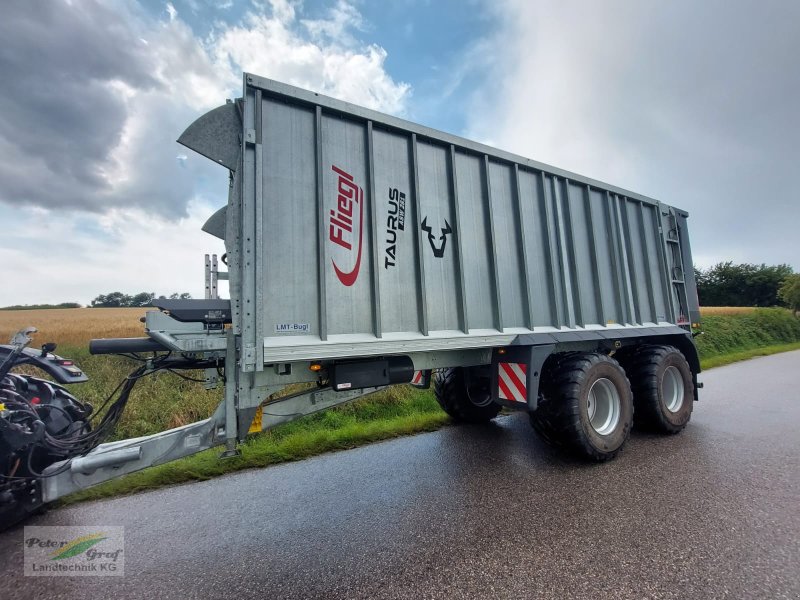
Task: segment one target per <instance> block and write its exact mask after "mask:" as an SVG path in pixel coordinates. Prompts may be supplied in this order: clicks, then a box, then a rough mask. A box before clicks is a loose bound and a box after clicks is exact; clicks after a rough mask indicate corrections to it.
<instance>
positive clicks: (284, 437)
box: [0, 307, 800, 505]
mask: <svg viewBox="0 0 800 600" xmlns="http://www.w3.org/2000/svg"><path fill="white" fill-rule="evenodd" d="M20 312H23V313H24V314H23V315H20V314H19V313H20ZM39 312H41V313H42V315H41V316H42V317H47V319H45V321H44V322H42V321H41V320H38V319H37V318H36V317H37V314H36V313H39ZM58 313H63V314H61V315H59V314H58ZM141 314H142V310H141V309H64V310H47V311H2V312H1V313H0V337H3V338H5V337H8V336H9V335H10V334H11V333H12V331H11V330H12V329H15V328H18V326H24V325H35V326H37V327H39V329H40V330H41V332H42V334H43V335H42V336H40V337H39V338H38V339H37V342H39V341H42V342H43V341H50V340H52V341H56V342H61V343H62V345H61V346H60V347H59V349H58V351H57V352H58V353H59V354H62V355H63V356H65V357H69V358H72V359H75V360H76V362H77V363H78V364H80V365H81V367H82V368H83V369H84V370H85V371H86V372H87V373H88V374H89V377H90V380H89V381H88V382H86V383H83V384H77V385H74V386H72V391H73V393H74V394H75V395H76V396H77V397H78V398H80V399H81V400H84V401H88V402H91V403H92V404H93V405H94V406H95V407H98V406H99V405H100V404H102V402H103V400H104V399H105V398H106V397H107V395H108V394H109V393H111V391H112V390H113V389H114V388H115V387H116V385H117V384H118V383H119V382H120V381H121V380H122V379H123V378H124V377H125V376H126V375H128V374H129V373H130V372H131V371H132V370H133V369H134V368H135V366H136V365H135V364H134V363H133V362H132V361H130V360H127V359H124V358H120V357H109V356H91V355H90V354H89V353H88V350H87V348H86V346H87V343H88V340H89V339H91V338H93V337H123V336H141V335H142V329H141V324H140V323H139V322H138V318H139V316H141ZM702 314H703V326H702V330H703V331H704V334H703V335H701V336H698V337H697V338H695V340H696V342H697V346H698V349H699V352H700V357H701V364H702V367H703V369H709V368H713V367H716V366H721V365H723V364H729V363H731V362H735V361H739V360H746V359H748V358H752V357H754V356H763V355H767V354H774V353H775V352H784V351H788V350H797V349H800V319H797V318H795V317H794V316H793V315H792V314H791V312H790V311H788V310H785V309H779V308H775V309H747V308H745V309H741V308H740V307H733V308H731V307H721V308H720V309H716V308H714V307H712V308H704V309H703V310H702ZM220 399H221V391H220V390H210V391H209V390H205V389H204V388H203V386H202V385H201V384H199V383H196V382H191V381H186V380H184V379H180V378H179V377H177V376H175V375H172V374H169V373H162V374H159V375H157V376H154V377H147V378H144V379H142V380H141V381H140V382H139V383H137V385H136V387H135V388H134V391H133V393H132V395H131V399H130V401H129V403H128V406H127V408H126V411H125V413H124V414H123V417H122V419H121V421H120V423H119V425H118V427H117V429H116V431H115V434H114V438H113V439H124V438H129V437H138V436H142V435H149V434H152V433H155V432H157V431H163V430H165V429H170V428H172V427H177V426H180V425H184V424H187V423H191V422H194V421H197V420H200V419H204V418H206V417H208V416H209V415H210V414H211V413H212V412H213V410H214V408H216V406H217V404H218V403H219V401H220ZM265 418H268V417H266V416H265ZM448 422H449V418H448V417H447V416H446V415H445V414H444V413H443V412H442V411H441V409H440V408H439V405H438V404H437V402H436V400H435V398H434V397H433V394H432V392H431V391H429V390H428V391H421V390H417V389H414V388H411V387H410V386H395V387H392V388H390V389H388V390H385V391H383V392H380V393H378V394H374V395H372V396H368V397H367V398H364V399H362V400H358V401H356V402H353V403H351V404H347V405H344V406H340V407H337V408H333V409H329V410H327V411H324V412H321V413H317V414H314V415H310V416H307V417H304V418H302V419H298V420H296V421H294V422H291V423H288V424H285V425H281V426H279V427H276V428H275V429H273V430H271V431H268V432H265V433H262V434H258V435H254V436H251V437H250V438H248V439H247V441H246V442H245V443H243V444H242V445H241V450H242V454H241V456H238V457H235V458H231V459H225V460H220V459H219V458H218V457H219V453H220V449H212V450H208V451H206V452H202V453H199V454H197V455H194V456H190V457H187V458H184V459H181V460H178V461H175V462H172V463H168V464H164V465H159V466H156V467H151V468H149V469H145V470H143V471H139V472H137V473H132V474H130V475H127V476H125V477H123V478H120V479H117V480H114V481H109V482H106V483H104V484H101V485H99V486H96V487H93V488H89V489H87V490H83V491H81V492H78V493H76V494H73V495H71V496H68V497H66V498H64V499H62V500H61V501H60V503H61V504H62V505H67V504H73V503H76V502H81V501H85V500H90V499H98V498H107V497H111V496H117V495H120V494H130V493H135V492H139V491H143V490H148V489H154V488H159V487H163V486H166V485H173V484H177V483H185V482H189V481H199V480H205V479H209V478H212V477H217V476H219V475H222V474H225V473H230V472H234V471H238V470H241V469H248V468H258V467H264V466H267V465H272V464H276V463H280V462H286V461H293V460H300V459H303V458H308V457H310V456H314V455H317V454H321V453H323V452H329V451H335V450H342V449H346V448H354V447H356V446H360V445H364V444H367V443H370V442H374V441H378V440H383V439H387V438H392V437H397V436H402V435H409V434H413V433H418V432H422V431H433V430H435V429H438V428H440V427H442V426H444V425H446V424H447V423H448Z"/></svg>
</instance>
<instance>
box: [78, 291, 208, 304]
mask: <svg viewBox="0 0 800 600" xmlns="http://www.w3.org/2000/svg"><path fill="white" fill-rule="evenodd" d="M155 297H156V294H155V292H139V293H138V294H134V295H133V296H129V295H128V294H123V293H122V292H111V293H110V294H100V295H99V296H98V297H97V298H95V299H94V300H92V306H93V307H96V308H108V307H115V306H130V307H139V306H150V303H151V302H152V301H153V298H155ZM169 297H170V299H172V300H179V299H180V300H187V299H189V298H191V297H192V295H191V294H190V293H188V292H183V293H181V294H179V293H177V292H176V293H174V294H170V296H169ZM165 298H166V296H164V295H161V296H159V299H165Z"/></svg>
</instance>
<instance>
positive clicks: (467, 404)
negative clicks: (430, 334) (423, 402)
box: [433, 367, 500, 423]
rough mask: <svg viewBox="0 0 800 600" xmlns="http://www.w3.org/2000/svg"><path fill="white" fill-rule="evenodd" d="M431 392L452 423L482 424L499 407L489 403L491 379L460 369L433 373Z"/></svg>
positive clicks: (490, 418) (497, 410)
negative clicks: (451, 419)
mask: <svg viewBox="0 0 800 600" xmlns="http://www.w3.org/2000/svg"><path fill="white" fill-rule="evenodd" d="M433 393H434V394H435V396H436V400H437V401H438V402H439V405H440V406H441V407H442V408H443V409H444V412H446V413H447V414H448V415H450V416H451V417H452V418H453V420H454V421H463V422H465V423H485V422H487V421H490V420H492V419H494V418H495V417H496V416H497V413H499V412H500V405H499V404H495V403H494V402H492V390H491V380H490V379H489V378H487V377H479V376H477V375H476V374H475V373H474V372H473V371H470V370H469V369H466V368H464V367H456V368H451V369H440V370H439V371H436V374H435V375H434V379H433Z"/></svg>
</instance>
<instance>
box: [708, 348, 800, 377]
mask: <svg viewBox="0 0 800 600" xmlns="http://www.w3.org/2000/svg"><path fill="white" fill-rule="evenodd" d="M792 350H800V342H793V343H791V344H776V345H774V346H762V347H761V348H753V349H751V350H740V351H739V352H731V353H729V354H721V355H719V356H712V357H711V358H704V359H702V360H701V361H700V366H701V367H702V369H703V370H704V371H706V370H708V369H713V368H714V367H723V366H725V365H729V364H731V363H735V362H741V361H743V360H750V359H751V358H756V357H759V356H770V355H772V354H778V353H780V352H791V351H792Z"/></svg>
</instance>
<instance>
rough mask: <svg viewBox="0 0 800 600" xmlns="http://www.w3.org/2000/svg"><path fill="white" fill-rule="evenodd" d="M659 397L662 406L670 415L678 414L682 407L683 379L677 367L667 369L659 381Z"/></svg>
mask: <svg viewBox="0 0 800 600" xmlns="http://www.w3.org/2000/svg"><path fill="white" fill-rule="evenodd" d="M661 397H662V398H663V399H664V406H666V407H667V410H668V411H669V412H671V413H675V412H678V411H679V410H680V409H681V406H683V377H682V376H681V372H680V371H679V370H678V368H677V367H667V370H666V371H664V377H663V378H662V379H661Z"/></svg>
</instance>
